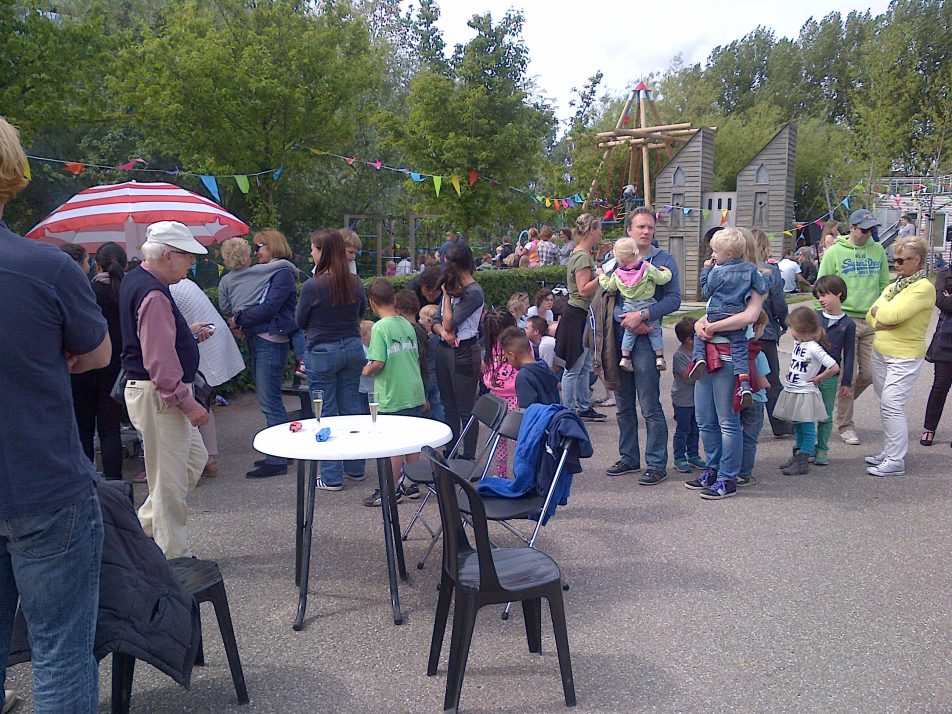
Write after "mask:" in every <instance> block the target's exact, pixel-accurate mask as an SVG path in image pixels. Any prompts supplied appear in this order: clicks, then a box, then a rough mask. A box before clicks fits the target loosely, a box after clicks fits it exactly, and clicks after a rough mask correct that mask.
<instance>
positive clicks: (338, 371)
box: [304, 337, 367, 486]
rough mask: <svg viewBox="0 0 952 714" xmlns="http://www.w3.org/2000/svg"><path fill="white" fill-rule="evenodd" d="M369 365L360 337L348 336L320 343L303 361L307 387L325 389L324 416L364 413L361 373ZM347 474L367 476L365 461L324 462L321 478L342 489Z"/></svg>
mask: <svg viewBox="0 0 952 714" xmlns="http://www.w3.org/2000/svg"><path fill="white" fill-rule="evenodd" d="M365 364H367V357H366V356H365V355H364V346H363V345H362V344H361V342H360V338H359V337H346V338H344V339H342V340H334V341H333V342H319V343H318V344H316V345H314V346H312V347H311V349H310V350H308V353H307V357H305V358H304V365H305V370H306V371H307V381H308V385H309V387H310V389H311V391H312V392H313V391H314V390H315V389H322V390H324V409H323V414H322V416H340V415H346V414H363V413H364V407H363V404H362V402H361V399H360V371H361V370H362V369H363V368H364V365H365ZM344 471H346V472H347V473H348V474H350V475H352V476H360V475H363V473H364V460H363V459H359V460H354V461H347V462H342V461H322V462H321V478H322V479H323V480H324V483H326V484H327V485H328V486H340V485H341V484H342V483H343V482H344Z"/></svg>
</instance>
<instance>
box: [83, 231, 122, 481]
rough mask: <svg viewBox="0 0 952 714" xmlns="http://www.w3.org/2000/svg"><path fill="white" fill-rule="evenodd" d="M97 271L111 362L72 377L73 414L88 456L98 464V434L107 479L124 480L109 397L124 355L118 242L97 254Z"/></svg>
mask: <svg viewBox="0 0 952 714" xmlns="http://www.w3.org/2000/svg"><path fill="white" fill-rule="evenodd" d="M96 271H97V272H96V275H95V277H93V292H94V293H95V294H96V302H97V303H99V309H100V310H102V314H103V317H105V318H106V324H107V325H108V326H109V339H110V340H111V341H112V359H110V361H109V365H108V366H106V367H103V368H102V369H94V370H91V371H89V372H84V373H83V374H76V375H73V376H72V385H73V411H74V412H75V414H76V425H77V426H78V427H79V440H80V443H82V445H83V451H84V452H85V453H86V456H87V457H89V460H90V461H92V462H94V463H95V461H96V453H95V449H94V447H93V436H94V435H95V434H96V433H98V434H99V447H100V454H101V456H102V470H103V474H104V475H105V477H106V478H107V479H110V480H116V481H118V480H119V479H121V478H122V437H121V435H120V422H121V420H122V407H121V406H120V405H119V403H118V402H116V401H115V400H113V399H112V398H111V397H110V396H109V392H110V391H111V390H112V385H113V384H114V383H115V381H116V377H117V376H118V374H119V355H120V353H121V352H122V333H121V331H120V329H119V286H120V285H121V284H122V278H123V276H124V275H125V274H126V252H125V251H124V250H123V249H122V248H121V247H120V246H119V245H117V244H116V243H104V244H103V245H102V247H101V248H100V249H99V250H98V251H96Z"/></svg>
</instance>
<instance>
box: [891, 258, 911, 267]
mask: <svg viewBox="0 0 952 714" xmlns="http://www.w3.org/2000/svg"><path fill="white" fill-rule="evenodd" d="M909 260H911V258H893V262H894V263H895V264H896V265H905V264H906V262H908V261H909Z"/></svg>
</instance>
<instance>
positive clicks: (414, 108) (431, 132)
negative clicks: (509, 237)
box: [379, 11, 555, 232]
mask: <svg viewBox="0 0 952 714" xmlns="http://www.w3.org/2000/svg"><path fill="white" fill-rule="evenodd" d="M468 24H469V26H470V27H471V28H472V29H473V30H475V31H476V36H475V37H474V38H473V39H472V40H470V42H468V43H467V44H466V45H459V46H457V47H456V49H455V51H454V53H453V56H452V58H451V59H450V64H449V67H450V70H451V74H450V75H449V76H448V75H446V74H443V73H441V72H438V71H423V72H421V73H420V74H418V75H417V76H416V77H415V78H414V80H413V82H412V83H411V87H410V96H409V101H408V106H409V112H408V114H407V116H406V117H403V116H401V115H398V114H396V113H393V112H389V113H385V114H383V115H381V116H380V118H379V123H380V126H381V128H382V131H383V132H384V134H385V136H386V137H387V138H388V140H389V141H390V142H392V143H393V145H394V146H396V147H398V148H399V150H400V153H401V155H402V156H403V157H404V160H405V161H406V162H407V164H408V166H409V167H411V168H413V169H415V170H420V171H426V172H427V173H432V174H438V175H440V176H442V177H444V178H443V179H442V184H441V187H440V196H439V197H437V195H436V190H435V186H434V184H433V182H432V181H431V180H429V179H427V180H426V181H424V182H422V183H417V182H414V181H410V180H408V181H407V182H406V188H407V190H408V191H409V192H410V193H411V195H412V196H413V197H414V199H415V202H414V206H415V208H416V210H418V211H419V212H427V213H439V214H440V215H441V216H442V220H443V221H444V222H445V224H447V225H452V226H455V227H456V228H458V229H461V230H463V231H467V232H472V231H479V230H482V231H489V230H492V229H493V228H494V227H495V226H497V225H499V224H504V223H508V222H509V221H511V220H515V221H516V222H519V221H520V220H524V219H525V217H528V216H531V214H532V203H531V201H530V200H529V199H528V198H527V197H525V196H523V195H521V194H516V193H512V192H508V191H507V190H506V189H505V186H507V185H511V186H516V187H522V186H526V185H528V184H529V183H530V182H531V181H533V180H535V179H536V178H537V171H538V169H539V167H540V165H541V160H542V155H543V150H544V149H546V148H547V147H548V146H549V145H550V143H551V140H552V139H553V134H554V127H555V118H554V116H553V113H552V110H551V109H550V108H549V107H548V106H547V105H546V104H545V103H543V102H542V101H541V100H538V99H534V98H533V97H532V96H531V94H530V93H531V91H532V85H531V83H530V81H529V79H528V77H527V75H526V70H527V67H528V61H529V56H528V50H527V48H526V46H525V43H524V42H523V40H522V36H521V35H522V26H523V17H522V14H521V13H518V12H514V11H510V12H508V13H506V15H505V16H504V17H503V18H502V19H501V20H500V21H499V22H498V23H494V22H493V20H492V17H491V15H489V14H486V15H475V16H473V18H472V19H471V20H470V21H469V23H468ZM471 170H474V171H476V172H478V173H479V174H480V175H482V176H484V177H487V178H492V179H493V181H494V182H495V185H490V183H489V182H488V181H478V182H477V183H476V184H475V185H474V186H472V187H470V186H469V181H468V175H469V171H471ZM451 177H456V178H457V179H458V180H459V181H460V184H461V191H460V193H461V195H459V196H457V195H456V191H455V189H454V187H453V185H452V183H451V181H450V178H451Z"/></svg>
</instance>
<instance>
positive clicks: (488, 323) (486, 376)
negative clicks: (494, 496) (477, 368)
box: [483, 307, 519, 478]
mask: <svg viewBox="0 0 952 714" xmlns="http://www.w3.org/2000/svg"><path fill="white" fill-rule="evenodd" d="M515 326H516V320H515V318H514V317H513V316H512V313H510V312H509V311H508V310H506V309H505V308H501V307H500V308H496V309H495V310H491V311H490V312H488V313H486V315H485V316H484V317H483V344H484V345H485V349H484V354H483V384H484V385H486V388H487V389H488V390H489V391H490V392H492V393H493V394H494V395H496V396H497V397H499V398H500V399H504V400H505V401H506V405H507V406H508V407H509V408H510V409H516V408H518V407H519V400H518V398H517V397H516V374H518V372H519V370H518V369H516V368H515V367H513V366H512V365H511V364H509V362H508V361H507V360H506V353H505V352H504V350H503V348H502V345H500V344H499V335H501V334H502V333H503V330H505V329H506V328H507V327H515ZM508 442H509V440H508V439H503V438H500V439H499V444H498V445H497V447H496V475H497V476H500V477H502V478H506V477H507V469H506V465H507V462H508V460H509V443H508Z"/></svg>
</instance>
